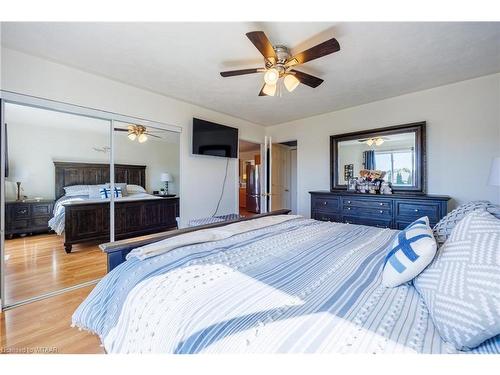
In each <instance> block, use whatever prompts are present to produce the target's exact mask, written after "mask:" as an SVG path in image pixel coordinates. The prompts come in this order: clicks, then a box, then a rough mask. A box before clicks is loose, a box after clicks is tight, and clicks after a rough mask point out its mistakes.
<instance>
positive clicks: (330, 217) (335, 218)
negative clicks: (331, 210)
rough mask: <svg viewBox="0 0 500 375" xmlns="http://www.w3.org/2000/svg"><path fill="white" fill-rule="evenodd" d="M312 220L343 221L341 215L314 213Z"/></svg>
mask: <svg viewBox="0 0 500 375" xmlns="http://www.w3.org/2000/svg"><path fill="white" fill-rule="evenodd" d="M312 218H313V219H314V220H319V221H336V222H340V221H341V220H340V215H335V214H328V213H323V212H314V213H313V215H312Z"/></svg>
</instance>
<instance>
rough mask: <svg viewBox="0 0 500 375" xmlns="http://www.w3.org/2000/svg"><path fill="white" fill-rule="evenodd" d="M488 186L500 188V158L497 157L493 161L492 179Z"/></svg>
mask: <svg viewBox="0 0 500 375" xmlns="http://www.w3.org/2000/svg"><path fill="white" fill-rule="evenodd" d="M488 185H492V186H500V157H499V156H497V157H496V158H494V159H493V162H492V163H491V169H490V178H489V180H488Z"/></svg>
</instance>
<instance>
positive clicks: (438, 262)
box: [413, 210, 500, 350]
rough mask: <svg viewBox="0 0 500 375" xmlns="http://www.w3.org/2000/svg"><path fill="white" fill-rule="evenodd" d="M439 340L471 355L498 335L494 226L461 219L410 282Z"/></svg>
mask: <svg viewBox="0 0 500 375" xmlns="http://www.w3.org/2000/svg"><path fill="white" fill-rule="evenodd" d="M413 283H414V285H415V288H416V289H417V291H418V292H419V294H420V295H421V296H422V298H423V300H424V302H425V304H426V306H427V309H428V310H429V314H430V316H431V319H432V321H433V322H434V325H435V326H436V328H437V330H438V332H439V335H440V336H441V338H442V339H443V340H444V341H446V342H449V343H451V344H453V345H454V346H455V348H456V349H459V350H468V349H472V348H474V347H476V346H478V345H480V344H481V343H483V342H484V341H486V340H488V339H489V338H491V337H494V336H496V335H498V334H500V220H498V219H497V218H495V217H494V216H492V215H491V214H489V213H488V212H487V211H486V210H484V211H482V212H479V211H475V212H472V213H470V214H468V215H467V216H465V217H464V218H463V219H462V220H461V221H460V222H459V223H458V224H457V225H456V226H455V227H454V228H453V230H452V231H451V235H450V237H449V238H448V240H447V241H446V242H445V243H444V245H443V246H442V247H441V248H440V249H439V251H438V255H437V256H436V258H435V259H434V261H433V262H432V263H431V265H430V266H429V267H427V268H426V269H425V270H424V272H422V273H421V274H420V275H419V276H418V277H417V278H416V279H415V280H414V282H413Z"/></svg>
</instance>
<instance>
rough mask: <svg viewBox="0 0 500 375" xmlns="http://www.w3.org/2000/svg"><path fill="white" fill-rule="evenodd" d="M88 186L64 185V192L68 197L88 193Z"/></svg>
mask: <svg viewBox="0 0 500 375" xmlns="http://www.w3.org/2000/svg"><path fill="white" fill-rule="evenodd" d="M89 186H90V185H72V186H65V187H64V193H65V195H66V196H68V197H74V196H77V195H89Z"/></svg>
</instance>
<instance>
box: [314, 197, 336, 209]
mask: <svg viewBox="0 0 500 375" xmlns="http://www.w3.org/2000/svg"><path fill="white" fill-rule="evenodd" d="M311 203H312V207H311V208H312V209H313V210H315V211H327V212H338V211H339V208H340V199H339V198H338V197H322V196H318V197H313V198H312V201H311Z"/></svg>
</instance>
